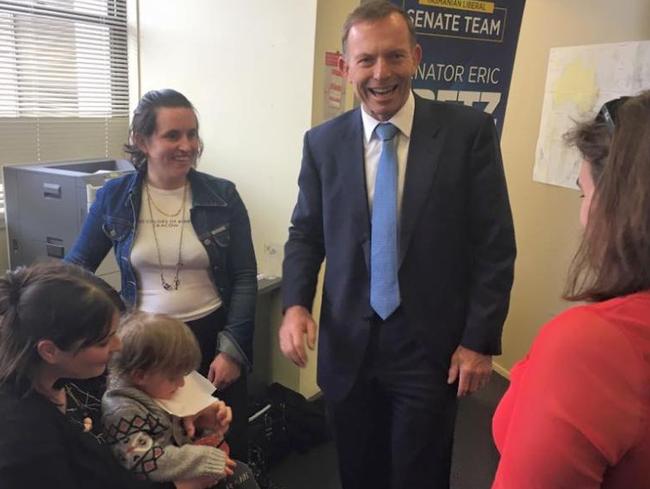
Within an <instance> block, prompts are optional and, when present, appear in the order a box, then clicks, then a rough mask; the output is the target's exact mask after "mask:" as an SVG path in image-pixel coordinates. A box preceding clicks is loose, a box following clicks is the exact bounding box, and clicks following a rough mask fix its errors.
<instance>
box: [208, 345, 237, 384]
mask: <svg viewBox="0 0 650 489" xmlns="http://www.w3.org/2000/svg"><path fill="white" fill-rule="evenodd" d="M240 375H241V366H240V365H239V363H237V362H236V361H235V360H234V359H233V358H232V357H231V356H230V355H228V354H227V353H223V352H222V353H218V354H217V356H216V357H214V360H212V363H211V364H210V370H209V371H208V380H209V381H210V382H212V385H214V386H215V387H216V388H217V389H220V390H223V389H225V388H226V387H228V386H229V385H230V384H232V383H233V382H234V381H235V380H237V379H238V378H239V376H240Z"/></svg>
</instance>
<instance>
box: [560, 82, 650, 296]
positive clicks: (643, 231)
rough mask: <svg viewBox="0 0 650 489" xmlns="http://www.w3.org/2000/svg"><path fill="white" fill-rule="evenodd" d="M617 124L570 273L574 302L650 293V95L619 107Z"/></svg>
mask: <svg viewBox="0 0 650 489" xmlns="http://www.w3.org/2000/svg"><path fill="white" fill-rule="evenodd" d="M615 119H616V123H615V127H614V133H613V137H612V142H611V147H610V149H609V155H608V157H607V158H606V161H605V163H604V166H603V168H602V169H601V170H600V175H599V177H597V178H594V184H595V190H594V196H593V199H592V204H591V208H590V210H589V218H588V222H587V226H586V229H585V233H584V235H583V238H582V242H581V244H580V247H579V248H578V251H577V253H576V256H575V258H574V260H573V263H572V265H571V270H570V272H569V281H568V283H567V288H566V291H565V298H567V299H569V300H588V301H602V300H606V299H610V298H613V297H618V296H622V295H626V294H631V293H634V292H639V291H643V290H648V289H650V184H649V182H650V91H645V92H642V93H641V94H640V95H638V96H636V97H630V98H629V99H628V100H626V101H625V102H624V103H622V104H620V106H619V107H618V108H617V110H616V118H615ZM578 147H579V148H580V146H578ZM581 151H582V150H581ZM585 158H586V159H587V160H588V161H589V162H592V160H591V159H589V157H588V155H587V154H585ZM592 167H593V168H596V165H595V164H594V163H593V162H592Z"/></svg>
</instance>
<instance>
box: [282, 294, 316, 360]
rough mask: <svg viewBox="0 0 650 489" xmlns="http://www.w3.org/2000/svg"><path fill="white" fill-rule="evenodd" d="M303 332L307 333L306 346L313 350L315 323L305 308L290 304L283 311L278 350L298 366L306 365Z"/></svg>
mask: <svg viewBox="0 0 650 489" xmlns="http://www.w3.org/2000/svg"><path fill="white" fill-rule="evenodd" d="M305 334H306V335H307V346H308V347H309V349H310V350H313V349H314V346H315V345H316V323H315V322H314V319H313V318H312V317H311V314H310V313H309V311H308V310H307V309H306V308H304V307H303V306H291V307H290V308H288V309H287V310H286V311H285V312H284V319H283V320H282V326H280V331H279V334H278V336H279V338H280V350H282V353H283V354H284V356H285V357H287V358H288V359H289V360H291V361H292V362H293V363H295V364H296V365H298V366H299V367H305V366H306V365H307V352H306V351H305Z"/></svg>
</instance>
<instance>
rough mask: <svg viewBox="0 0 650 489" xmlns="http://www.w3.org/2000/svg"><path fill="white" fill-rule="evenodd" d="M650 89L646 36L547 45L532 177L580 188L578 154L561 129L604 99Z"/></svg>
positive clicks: (649, 45) (649, 43) (649, 50)
mask: <svg viewBox="0 0 650 489" xmlns="http://www.w3.org/2000/svg"><path fill="white" fill-rule="evenodd" d="M648 88H650V41H642V42H625V43H615V44H593V45H590V46H573V47H564V48H553V49H551V50H550V54H549V58H548V72H547V74H546V88H545V89H544V105H543V106H542V120H541V123H540V130H539V138H538V140H537V150H536V152H535V167H534V170H533V180H535V181H536V182H541V183H548V184H551V185H559V186H562V187H567V188H573V189H576V188H578V187H577V186H576V180H577V178H578V173H579V170H580V161H581V159H580V154H579V153H578V151H577V150H576V149H575V148H569V147H567V145H566V143H565V142H564V140H563V136H564V134H565V133H566V132H567V131H568V130H569V129H571V128H572V127H573V126H574V125H575V122H576V121H583V120H587V119H589V118H591V117H594V116H595V115H596V113H597V111H598V110H599V109H600V107H601V106H602V105H603V103H605V102H607V101H608V100H611V99H614V98H617V97H620V96H621V95H636V94H637V93H639V92H640V91H641V90H644V89H646V90H647V89H648Z"/></svg>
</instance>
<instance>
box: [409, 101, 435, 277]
mask: <svg viewBox="0 0 650 489" xmlns="http://www.w3.org/2000/svg"><path fill="white" fill-rule="evenodd" d="M433 108H434V106H433V105H432V104H430V103H428V102H427V101H425V100H423V99H421V98H419V97H417V96H416V97H415V114H414V116H413V129H412V131H411V141H410V144H409V152H408V159H407V165H406V177H405V180H404V192H403V197H402V214H401V223H400V250H399V264H400V265H401V264H402V262H403V261H404V257H405V256H406V251H407V250H408V246H409V243H410V241H411V238H412V236H413V232H414V230H415V225H416V223H417V221H418V216H419V215H420V212H421V210H422V206H423V205H424V203H425V201H426V200H427V198H428V197H429V192H430V191H431V186H432V184H433V179H434V175H435V173H436V170H437V168H438V164H439V161H440V151H441V149H442V142H441V138H440V137H439V132H440V126H441V124H440V122H441V121H440V119H439V118H437V117H435V111H434V110H433Z"/></svg>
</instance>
